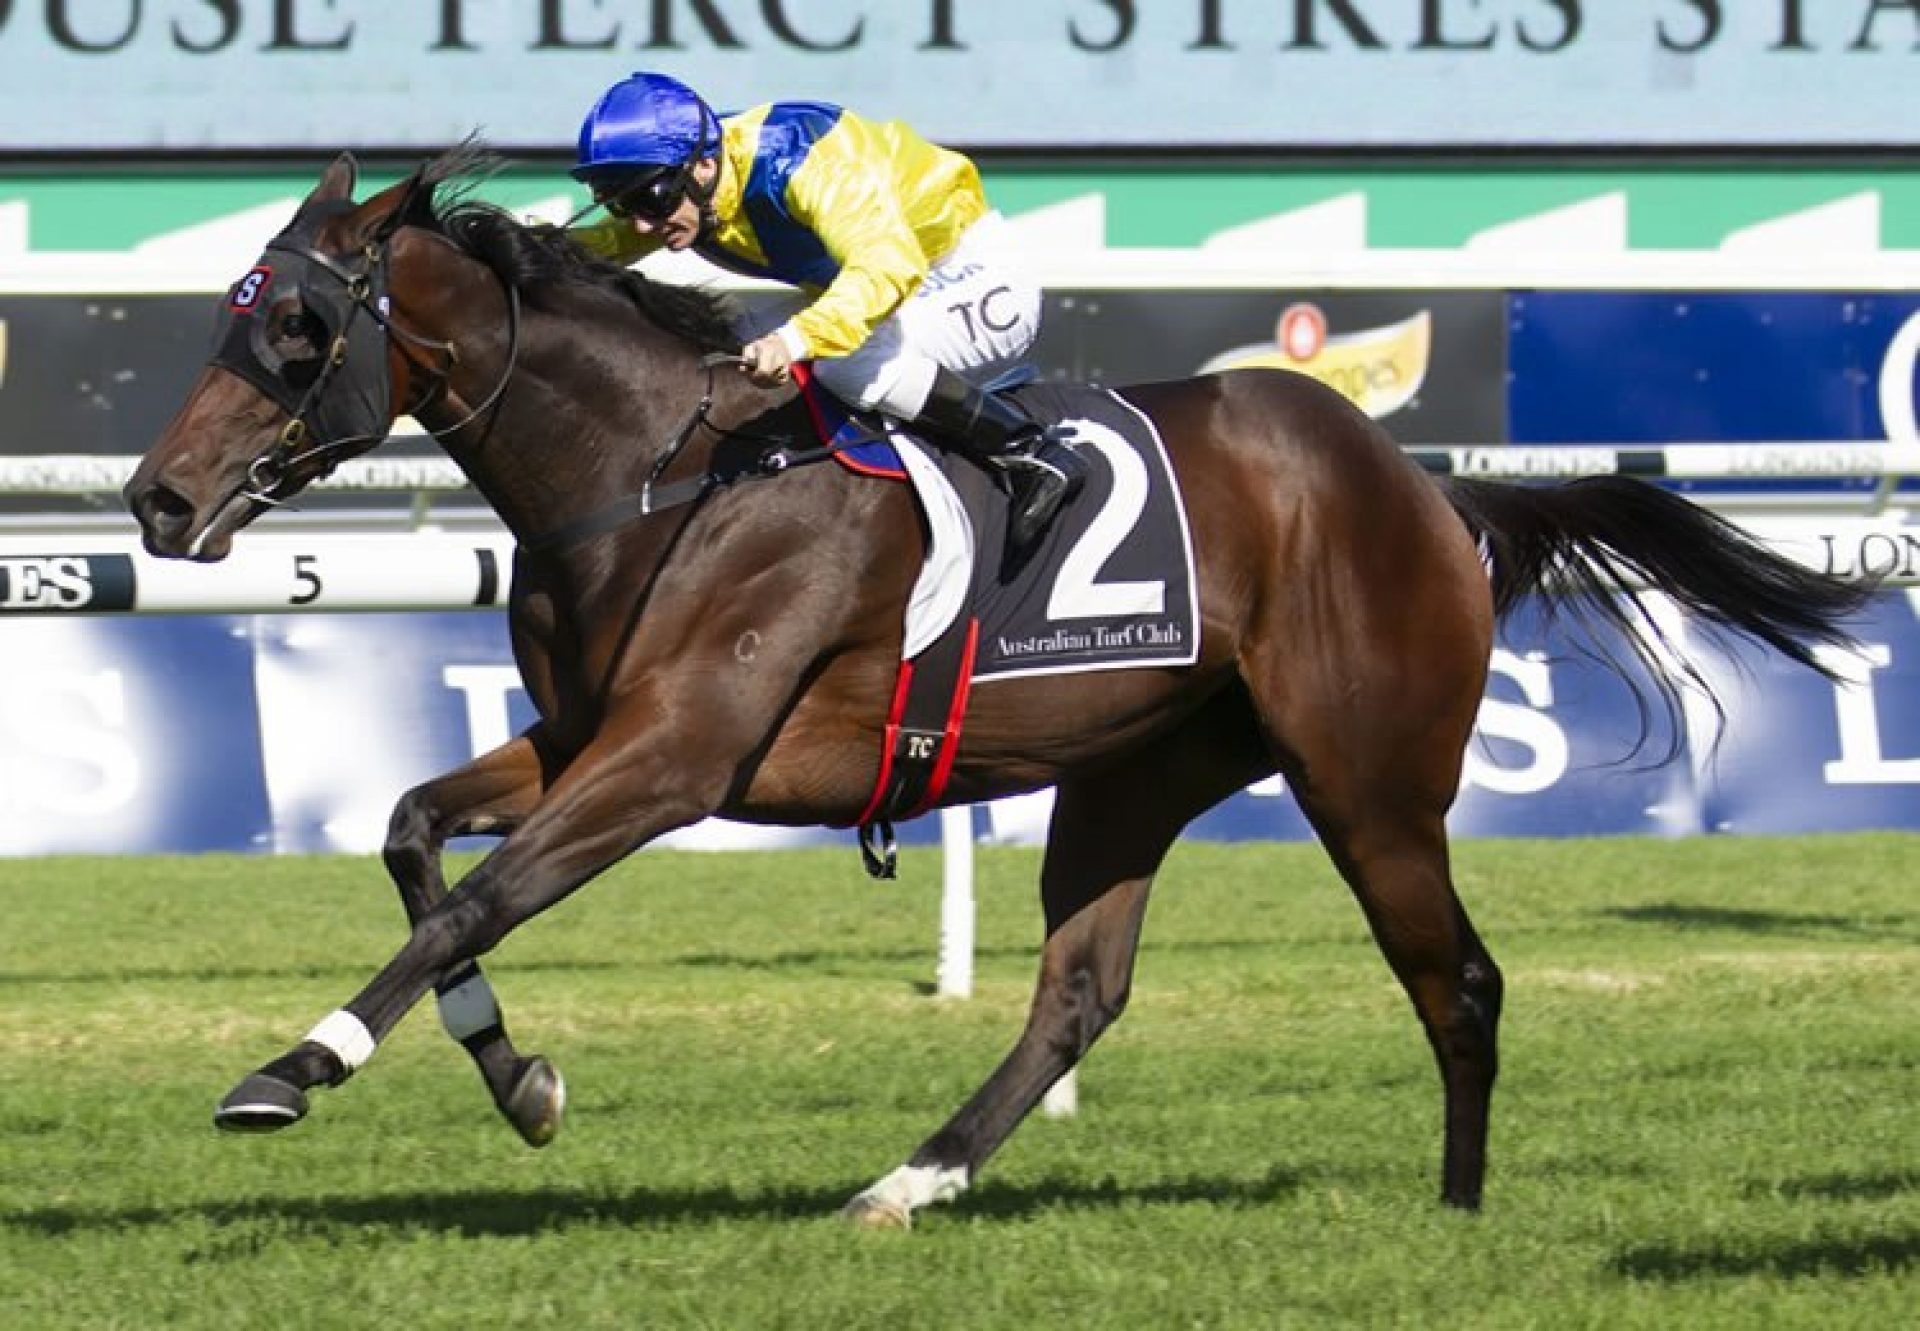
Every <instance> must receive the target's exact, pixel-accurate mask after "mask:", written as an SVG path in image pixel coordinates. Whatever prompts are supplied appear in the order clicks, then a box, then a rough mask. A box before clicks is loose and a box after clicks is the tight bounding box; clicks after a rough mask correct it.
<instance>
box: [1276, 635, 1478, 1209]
mask: <svg viewBox="0 0 1920 1331" xmlns="http://www.w3.org/2000/svg"><path fill="white" fill-rule="evenodd" d="M1437 656H1438V653H1435V655H1434V656H1429V657H1428V658H1426V659H1425V662H1423V664H1426V665H1428V666H1430V667H1431V670H1430V671H1429V673H1428V675H1427V679H1426V681H1425V682H1424V683H1416V682H1414V681H1411V680H1401V681H1399V683H1398V684H1397V685H1396V686H1395V688H1394V689H1393V690H1392V691H1391V693H1392V696H1391V697H1377V696H1376V697H1371V698H1369V696H1368V695H1367V694H1366V693H1364V692H1360V693H1354V692H1350V691H1347V690H1345V689H1344V688H1335V687H1329V688H1327V689H1323V690H1319V691H1318V692H1317V693H1316V692H1314V691H1312V690H1305V691H1297V692H1295V693H1293V694H1292V695H1290V696H1289V697H1288V698H1287V699H1286V700H1285V701H1284V702H1281V703H1279V704H1277V705H1276V704H1275V701H1274V699H1273V698H1271V697H1269V699H1268V700H1267V704H1266V706H1264V707H1263V709H1262V710H1263V712H1266V713H1267V714H1268V716H1267V719H1268V723H1269V725H1270V726H1271V727H1273V731H1272V733H1273V734H1274V737H1275V743H1276V746H1277V747H1278V748H1279V749H1280V750H1281V752H1282V761H1281V770H1282V771H1283V772H1285V774H1286V776H1287V778H1288V783H1289V785H1290V786H1291V787H1292V789H1293V793H1294V796H1295V798H1296V799H1297V800H1298V801H1299V803H1300V807H1301V809H1302V810H1303V811H1304V812H1305V813H1306V815H1307V817H1308V818H1309V819H1310V820H1311V821H1312V823H1313V826H1314V829H1315V830H1316V831H1317V832H1318V833H1319V835H1320V839H1321V841H1322V842H1323V843H1324V844H1325V846H1326V848H1327V851H1328V853H1329V854H1330V855H1331V857H1332V859H1333V862H1334V864H1335V866H1336V867H1337V868H1338V869H1339V871H1340V874H1341V876H1342V877H1343V878H1345V879H1346V882H1347V885H1348V886H1349V887H1350V888H1351V889H1352V891H1353V894H1354V896H1355V897H1356V898H1357V899H1358V900H1359V902H1360V906H1361V909H1362V910H1363V911H1364V912H1365V913H1366V917H1367V922H1368V924H1369V925H1370V926H1371V927H1372V930H1373V936H1374V938H1375V940H1376V941H1377V942H1378V944H1379V946H1380V950H1381V952H1382V954H1383V955H1384V956H1385V957H1386V959H1387V963H1388V965H1390V966H1391V967H1392V968H1393V972H1394V974H1395V976H1397V977H1398V979H1399V980H1400V983H1401V985H1402V987H1404V988H1405V990H1406V992H1407V995H1408V997H1409V998H1410V999H1411V1000H1412V1001H1413V1007H1414V1010H1415V1012H1416V1013H1418V1015H1419V1018H1420V1022H1421V1025H1422V1026H1423V1027H1424V1029H1425V1031H1426V1035H1427V1040H1428V1042H1429V1043H1430V1044H1431V1045H1432V1048H1433V1053H1434V1057H1435V1058H1436V1060H1437V1061H1438V1062H1439V1065H1440V1077H1441V1082H1442V1086H1443V1089H1444V1094H1445V1100H1446V1126H1445V1146H1444V1152H1443V1161H1442V1171H1441V1192H1440V1195H1441V1200H1442V1201H1445V1202H1447V1203H1449V1204H1450V1205H1453V1206H1459V1207H1465V1208H1475V1207H1478V1206H1479V1205H1480V1191H1481V1184H1482V1181H1483V1178H1484V1176H1485V1173H1486V1146H1487V1122H1488V1111H1489V1106H1490V1104H1491V1100H1492V1095H1493V1082H1494V1075H1495V1073H1496V1071H1497V1069H1498V1029H1499V1023H1500V999H1501V978H1500V971H1499V969H1498V968H1497V967H1496V966H1495V965H1494V964H1493V959H1492V957H1490V956H1489V955H1488V954H1487V949H1486V947H1485V946H1484V945H1483V944H1482V943H1481V941H1480V937H1479V935H1478V934H1477V933H1475V932H1474V928H1473V925H1472V923H1471V922H1470V921H1469V920H1468V919H1467V913H1466V909H1465V908H1464V907H1463V906H1462V905H1461V904H1460V899H1459V897H1458V896H1457V895H1456V894H1455V892H1454V887H1453V878H1452V872H1451V869H1450V866H1449V860H1448V851H1447V829H1446V812H1447V808H1448V806H1449V805H1450V804H1451V802H1452V800H1453V796H1454V793H1455V790H1456V789H1457V786H1458V782H1459V776H1460V763H1461V755H1462V754H1463V753H1464V751H1465V748H1466V742H1467V737H1468V734H1469V733H1470V727H1471V721H1472V717H1473V714H1474V708H1475V705H1476V703H1477V700H1478V698H1479V686H1478V684H1476V683H1474V682H1472V681H1473V679H1475V678H1477V676H1475V675H1474V672H1473V671H1472V670H1471V669H1464V670H1463V671H1462V672H1461V675H1462V678H1461V679H1459V680H1457V681H1455V686H1454V687H1449V686H1447V685H1446V684H1445V683H1444V681H1442V680H1441V679H1440V678H1439V677H1440V675H1441V670H1440V663H1439V661H1438V660H1437V659H1436V657H1437ZM1409 659H1413V660H1420V659H1421V658H1419V657H1418V656H1417V655H1415V656H1412V657H1410V658H1409ZM1296 682H1297V681H1296ZM1310 696H1311V697H1317V698H1318V699H1319V700H1320V702H1319V703H1318V704H1317V705H1316V704H1314V703H1312V702H1310V701H1309V698H1310ZM1330 698H1342V699H1350V700H1351V702H1350V703H1349V704H1348V705H1344V706H1343V705H1341V704H1340V703H1329V702H1328V701H1327V700H1328V699H1330ZM1275 713H1278V720H1277V724H1276V715H1275ZM1288 713H1291V719H1290V720H1289V719H1288Z"/></svg>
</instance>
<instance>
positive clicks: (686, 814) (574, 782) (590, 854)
mask: <svg viewBox="0 0 1920 1331" xmlns="http://www.w3.org/2000/svg"><path fill="white" fill-rule="evenodd" d="M609 735H617V736H625V738H623V739H620V740H618V741H615V740H613V739H609V738H607V737H608V736H609ZM695 752H698V746H697V745H696V744H693V743H690V742H688V741H687V740H686V739H685V738H684V737H682V736H673V735H666V736H658V735H654V736H649V735H648V734H647V732H646V730H645V728H644V727H642V726H638V725H629V726H619V725H615V724H611V723H610V724H609V725H608V726H607V727H606V728H605V730H603V732H602V736H601V738H598V739H596V740H595V741H594V742H593V743H592V744H590V745H589V746H588V747H587V748H586V749H585V750H583V751H582V752H581V753H580V754H579V755H578V756H577V757H576V758H575V759H574V760H573V761H572V762H571V763H569V765H568V766H567V769H566V771H565V772H564V773H562V774H561V775H560V776H559V777H558V778H557V779H556V780H555V781H554V783H553V785H552V786H551V787H550V788H549V790H548V792H547V794H546V796H545V797H544V798H543V799H542V800H540V802H539V803H538V804H537V805H536V806H535V807H534V808H533V809H532V810H531V811H530V812H528V814H527V815H526V817H525V818H524V819H523V820H522V821H521V823H520V826H519V827H518V828H517V829H515V831H514V832H513V833H512V834H511V835H509V836H508V837H507V839H506V840H505V841H503V842H502V843H501V844H500V845H499V846H498V847H496V848H495V849H494V850H493V851H492V852H491V853H490V854H489V855H488V856H487V858H486V859H485V860H483V861H482V862H481V863H480V864H479V865H478V866H476V867H475V868H474V870H473V871H472V872H471V873H469V874H468V875H467V876H466V877H465V878H463V879H462V880H461V881H460V884H459V886H458V887H457V888H455V889H454V890H453V891H452V892H449V893H447V894H446V895H445V896H443V897H442V898H441V899H440V900H439V901H437V902H436V903H434V905H433V906H432V907H430V908H429V909H428V910H427V912H426V913H425V914H424V915H423V916H422V917H421V918H420V920H419V922H418V923H417V924H415V925H414V928H413V932H412V933H411V935H410V936H409V937H408V939H407V941H406V943H405V945H404V946H402V947H401V949H400V951H399V952H398V953H397V954H396V955H395V956H394V958H393V960H392V961H390V962H388V963H387V965H386V967H385V968H384V969H383V970H382V971H381V972H380V973H379V974H378V975H377V976H375V977H374V979H373V981H372V983H370V984H369V985H367V987H366V988H364V989H362V990H361V991H360V993H359V994H358V995H357V996H355V997H354V998H353V999H352V1000H351V1001H350V1002H348V1003H347V1004H346V1006H344V1007H342V1008H339V1009H337V1010H335V1011H334V1012H332V1013H330V1014H329V1015H328V1016H327V1017H325V1018H324V1019H322V1020H321V1021H320V1023H319V1024H318V1025H316V1026H315V1027H314V1028H313V1029H312V1030H311V1031H309V1032H308V1033H307V1036H306V1038H305V1039H304V1040H302V1041H301V1042H300V1043H299V1044H297V1045H296V1046H295V1047H294V1048H293V1049H291V1050H289V1051H288V1052H287V1053H285V1054H283V1055H281V1056H280V1057H279V1058H276V1059H274V1060H273V1061H272V1062H270V1063H267V1064H265V1065H264V1066H262V1067H261V1068H260V1069H259V1070H258V1071H256V1072H254V1073H253V1074H251V1075H250V1076H248V1077H246V1078H245V1079H244V1080H242V1081H241V1082H240V1084H239V1085H238V1086H236V1087H235V1088H234V1089H233V1091H231V1092H230V1093H229V1094H228V1095H227V1097H226V1098H225V1099H224V1100H222V1101H221V1103H220V1107H219V1108H218V1110H216V1111H215V1114H214V1122H215V1123H216V1124H217V1125H219V1126H220V1127H223V1128H230V1129H237V1130H243V1131H271V1130H273V1129H277V1128H284V1127H287V1126H289V1125H290V1124H292V1123H295V1122H298V1121H299V1120H300V1119H301V1118H302V1117H304V1116H305V1114H306V1112H307V1092H308V1091H310V1090H312V1089H313V1088H315V1087H317V1086H337V1085H339V1084H340V1083H341V1082H343V1081H345V1080H346V1079H347V1078H348V1077H350V1076H351V1075H352V1074H353V1073H354V1071H355V1070H357V1069H358V1068H359V1067H360V1066H361V1065H362V1064H364V1063H365V1062H366V1061H367V1059H368V1058H369V1057H371V1056H372V1054H373V1052H374V1049H375V1048H376V1047H377V1046H378V1045H379V1043H380V1041H381V1040H383V1039H385V1038H386V1036H387V1035H388V1033H389V1032H391V1031H392V1030H393V1028H394V1027H395V1026H396V1025H398V1024H399V1022H400V1019H401V1018H402V1017H404V1016H405V1015H406V1014H407V1012H408V1011H409V1010H411V1009H412V1007H413V1006H414V1004H415V1003H417V1002H419V1001H420V999H421V998H422V997H424V996H425V994H426V992H427V990H428V989H430V988H432V987H433V985H434V983H435V982H436V981H437V980H439V979H440V978H441V977H443V976H447V975H450V974H460V973H461V972H462V968H464V967H465V966H467V965H468V964H470V963H471V962H472V961H473V960H474V958H476V957H478V956H480V955H481V954H482V953H484V952H486V951H487V950H489V949H490V948H492V947H493V946H494V945H495V944H497V943H498V942H499V941H500V940H501V939H502V938H504V937H505V936H506V935H507V934H508V933H509V932H511V931H512V930H513V929H514V928H515V927H516V926H517V925H519V924H520V923H522V922H523V921H525V920H527V919H530V918H531V917H533V916H534V915H536V914H538V913H539V912H541V911H542V910H545V909H546V908H547V907H548V906H551V905H553V904H554V903H555V902H557V901H559V900H561V899H562V898H563V897H565V896H567V895H568V894H569V893H570V892H572V891H573V890H574V889H575V888H577V887H579V886H580V885H581V884H583V883H585V882H586V881H587V880H588V879H590V878H592V877H593V876H594V875H595V874H598V873H599V872H600V871H601V870H603V869H605V868H606V867H607V866H609V865H611V864H613V863H614V862H615V861H617V860H619V859H620V858H622V857H623V856H625V855H626V854H627V853H628V852H629V851H631V850H633V849H635V848H637V847H638V846H640V845H642V844H644V843H645V842H647V841H650V840H652V839H653V838H654V837H656V836H659V835H660V834H662V833H664V832H667V831H670V830H672V829H673V828H676V827H681V826H684V825H686V824H687V823H690V822H693V821H694V820H696V819H698V818H700V817H703V816H704V815H706V814H707V813H709V812H711V811H712V810H713V809H714V808H716V807H717V806H718V804H719V801H720V798H721V796H722V794H723V793H724V792H725V789H726V777H727V769H726V767H724V766H722V765H718V764H711V763H709V764H702V765H700V767H699V768H698V769H697V770H696V767H695V764H694V763H693V762H692V761H690V759H689V758H688V756H687V755H689V754H692V753H695Z"/></svg>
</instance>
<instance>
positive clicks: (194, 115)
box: [0, 0, 1920, 152]
mask: <svg viewBox="0 0 1920 1331" xmlns="http://www.w3.org/2000/svg"><path fill="white" fill-rule="evenodd" d="M635 67H653V68H661V69H666V70H669V71H671V72H673V73H676V74H679V75H680V76H681V77H684V78H686V79H687V80H688V81H689V82H691V83H693V84H695V85H696V86H698V87H700V88H702V89H703V90H704V91H707V92H708V93H709V94H710V96H711V98H712V99H713V100H714V101H715V102H716V103H718V104H721V105H723V106H739V105H745V104H748V103H752V102H758V101H764V100H768V99H772V98H776V97H778V98H818V99H824V100H828V101H838V102H843V103H846V104H848V105H853V106H856V107H859V108H861V109H863V110H870V111H872V112H874V113H876V114H879V115H883V116H899V117H903V118H905V119H908V120H910V121H913V122H914V123H916V124H917V125H919V126H920V127H921V128H922V129H924V130H925V131H926V132H928V133H930V134H932V135H933V136H934V137H936V138H940V139H944V140H947V141H949V142H953V143H957V144H966V145H971V146H976V147H1049V146H1051V147H1067V148H1073V147H1091V146H1107V147H1139V148H1152V147H1164V146H1170V145H1177V144H1194V145H1211V146H1216V147H1253V148H1259V147H1273V148H1286V147H1338V146H1356V145H1358V146H1376V147H1388V146H1447V145H1455V146H1460V145H1465V146H1473V145H1486V146H1494V145H1509V146H1526V145H1533V146H1541V147H1554V146H1558V147H1566V146H1582V145H1585V146H1607V147H1611V146H1626V147H1632V146H1660V145H1669V146H1671V145H1682V146H1716V145H1717V146H1736V145H1762V146H1766V145H1778V146H1820V145H1829V146H1885V145H1898V144H1908V145H1911V144H1916V143H1920V118H1916V117H1914V116H1913V115H1911V114H1910V113H1909V111H1910V106H1911V99H1910V96H1909V95H1908V94H1909V91H1910V90H1911V88H1912V87H1913V86H1914V81H1915V79H1916V77H1920V0H410V2H409V3H405V4H395V3H393V0H0V68H4V70H5V71H6V73H5V77H4V78H0V151H48V152H61V151H73V150H82V149H84V150H89V151H100V150H108V151H113V150H140V149H156V148H165V149H204V150H216V151H217V150H229V149H274V148H321V149H331V148H335V147H358V148H362V149H378V148H394V149H430V148H437V147H440V146H444V145H445V144H447V143H450V142H452V141H454V140H456V139H458V138H460V137H462V136H464V135H465V134H467V133H469V132H471V131H474V130H479V131H480V132H481V133H483V134H484V135H485V136H486V137H487V138H488V139H490V140H491V141H493V142H494V143H496V144H498V145H500V146H502V147H509V148H516V149H550V150H558V149H564V148H565V147H566V146H567V145H569V144H570V142H571V140H572V137H573V133H574V131H575V128H576V127H577V124H578V120H579V116H580V114H581V112H582V110H583V109H584V108H585V107H586V106H587V105H588V104H590V103H591V101H592V100H593V98H594V96H595V95H596V94H597V93H598V92H599V90H600V88H601V87H602V86H603V85H605V84H606V83H609V82H611V81H612V80H613V79H615V78H618V77H620V76H621V75H622V74H625V73H626V72H627V71H628V70H630V69H633V68H635Z"/></svg>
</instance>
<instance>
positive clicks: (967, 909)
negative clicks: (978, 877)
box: [934, 804, 974, 998]
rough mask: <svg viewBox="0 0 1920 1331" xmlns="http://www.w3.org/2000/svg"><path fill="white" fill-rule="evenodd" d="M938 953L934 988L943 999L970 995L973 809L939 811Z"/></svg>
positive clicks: (963, 807)
mask: <svg viewBox="0 0 1920 1331" xmlns="http://www.w3.org/2000/svg"><path fill="white" fill-rule="evenodd" d="M940 852H941V853H940V861H941V879H940V950H939V955H938V960H937V961H936V963H935V967H934V987H935V990H936V992H938V993H939V995H940V996H941V997H942V998H966V997H968V996H969V995H971V994H972V993H973V915H974V907H973V806H972V805H970V804H968V805H962V806H961V807H959V808H957V809H942V810H940Z"/></svg>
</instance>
